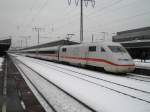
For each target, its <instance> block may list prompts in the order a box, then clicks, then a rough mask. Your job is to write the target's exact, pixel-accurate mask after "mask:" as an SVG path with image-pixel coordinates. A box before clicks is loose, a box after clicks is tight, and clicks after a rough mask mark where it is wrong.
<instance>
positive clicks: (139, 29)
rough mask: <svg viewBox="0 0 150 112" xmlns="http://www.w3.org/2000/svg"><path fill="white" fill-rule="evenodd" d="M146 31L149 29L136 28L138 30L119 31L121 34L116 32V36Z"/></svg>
mask: <svg viewBox="0 0 150 112" xmlns="http://www.w3.org/2000/svg"><path fill="white" fill-rule="evenodd" d="M147 30H150V27H143V28H138V29H132V30H126V31H121V32H117V35H121V34H126V33H133V32H140V31H147Z"/></svg>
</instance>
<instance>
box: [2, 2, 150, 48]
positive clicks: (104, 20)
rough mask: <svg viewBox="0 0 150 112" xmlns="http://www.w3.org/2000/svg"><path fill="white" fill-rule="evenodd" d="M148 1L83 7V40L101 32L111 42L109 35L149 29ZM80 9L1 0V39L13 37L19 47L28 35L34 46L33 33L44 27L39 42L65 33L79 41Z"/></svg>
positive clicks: (100, 37) (55, 3)
mask: <svg viewBox="0 0 150 112" xmlns="http://www.w3.org/2000/svg"><path fill="white" fill-rule="evenodd" d="M149 6H150V0H96V6H95V8H92V7H91V4H90V3H89V6H88V7H87V8H86V7H84V40H85V42H90V41H91V35H92V34H94V37H95V38H94V39H95V41H100V40H101V39H102V37H103V34H102V33H101V32H108V34H107V36H106V37H107V38H106V40H111V38H110V37H111V36H112V33H114V32H117V31H123V30H128V29H134V28H140V27H146V26H150V21H149V20H150V7H149ZM79 23H80V7H79V6H77V7H76V6H75V3H74V0H72V4H71V6H68V0H0V37H1V38H3V37H7V36H9V35H11V36H12V39H13V43H15V44H16V46H19V44H20V42H19V41H20V40H21V39H22V40H23V42H24V43H25V39H23V38H21V37H22V36H29V35H30V36H31V39H30V40H29V41H28V44H30V45H35V44H37V33H36V32H35V31H33V30H32V28H33V27H35V26H38V27H41V28H43V29H42V31H41V33H40V35H41V37H48V38H40V43H45V42H49V41H53V40H57V39H63V38H65V36H66V34H67V33H74V34H75V36H74V37H72V39H71V40H75V41H79V31H80V29H79V26H80V25H79Z"/></svg>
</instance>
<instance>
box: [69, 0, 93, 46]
mask: <svg viewBox="0 0 150 112" xmlns="http://www.w3.org/2000/svg"><path fill="white" fill-rule="evenodd" d="M71 1H72V0H68V4H69V5H71ZM78 2H79V0H75V4H76V5H78ZM83 2H85V6H86V7H87V6H88V2H91V4H92V7H94V6H95V0H80V43H83V36H84V34H83Z"/></svg>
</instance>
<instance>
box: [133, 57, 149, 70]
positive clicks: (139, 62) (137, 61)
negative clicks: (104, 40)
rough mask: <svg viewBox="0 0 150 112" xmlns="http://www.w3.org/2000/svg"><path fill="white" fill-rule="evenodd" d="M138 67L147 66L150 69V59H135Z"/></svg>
mask: <svg viewBox="0 0 150 112" xmlns="http://www.w3.org/2000/svg"><path fill="white" fill-rule="evenodd" d="M134 62H135V65H136V67H138V68H147V69H150V60H146V61H145V62H141V60H137V59H136V60H134Z"/></svg>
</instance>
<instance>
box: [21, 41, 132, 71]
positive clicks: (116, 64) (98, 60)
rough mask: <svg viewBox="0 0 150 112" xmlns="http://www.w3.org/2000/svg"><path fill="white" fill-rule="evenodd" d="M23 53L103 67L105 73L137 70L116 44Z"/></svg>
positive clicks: (125, 53)
mask: <svg viewBox="0 0 150 112" xmlns="http://www.w3.org/2000/svg"><path fill="white" fill-rule="evenodd" d="M22 52H25V53H26V55H27V56H31V57H37V58H42V59H47V60H53V61H60V62H67V63H70V64H77V65H81V66H85V65H90V66H95V67H102V68H104V70H105V71H108V72H113V73H127V72H132V71H134V69H135V65H134V62H133V60H132V58H131V56H130V55H129V54H128V52H127V51H126V49H125V48H124V47H122V46H121V45H120V44H119V43H114V42H102V43H85V44H77V45H65V46H55V47H46V48H39V49H28V50H23V51H22ZM37 52H38V53H37Z"/></svg>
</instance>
